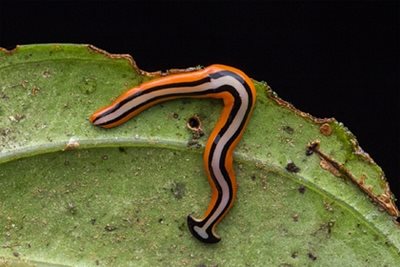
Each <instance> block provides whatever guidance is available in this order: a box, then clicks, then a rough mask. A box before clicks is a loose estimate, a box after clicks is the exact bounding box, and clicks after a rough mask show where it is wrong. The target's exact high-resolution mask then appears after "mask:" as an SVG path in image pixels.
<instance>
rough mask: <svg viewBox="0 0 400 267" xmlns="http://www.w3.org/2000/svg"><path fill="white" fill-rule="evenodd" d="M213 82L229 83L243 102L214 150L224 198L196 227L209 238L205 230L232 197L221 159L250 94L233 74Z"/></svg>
mask: <svg viewBox="0 0 400 267" xmlns="http://www.w3.org/2000/svg"><path fill="white" fill-rule="evenodd" d="M212 84H213V86H214V87H215V88H217V87H219V86H221V85H224V84H229V85H231V86H233V87H234V88H235V89H236V91H238V93H239V96H240V98H241V100H242V104H241V106H240V108H239V111H238V113H237V114H236V116H235V118H234V119H233V121H232V123H231V124H230V125H229V127H228V129H227V131H226V132H225V134H224V135H223V136H221V138H220V139H219V142H218V144H217V146H216V148H215V150H214V155H213V158H212V161H211V168H212V169H213V170H214V174H215V178H216V179H217V182H218V184H219V185H220V186H221V189H222V199H221V202H220V203H219V205H218V207H217V209H216V211H215V212H214V214H213V215H212V216H211V217H210V218H209V219H208V221H207V222H206V223H205V224H204V225H203V227H194V230H196V232H197V233H198V234H199V235H200V236H201V237H203V238H207V237H208V235H207V233H206V232H205V231H206V229H207V228H208V227H210V225H211V224H212V223H213V222H214V221H215V220H216V219H217V218H218V216H219V215H220V214H221V213H222V212H223V210H224V208H225V207H226V206H227V204H228V202H229V199H230V198H231V196H230V194H229V185H228V183H227V182H226V180H225V179H224V176H223V175H222V172H221V169H220V168H219V166H220V160H221V154H222V150H223V149H224V147H225V146H226V144H227V142H228V141H229V139H231V137H232V136H233V135H234V134H235V133H236V132H237V131H238V130H239V127H240V124H241V123H242V121H243V120H244V118H245V116H246V111H247V108H248V106H249V104H250V103H249V95H248V93H247V91H246V88H245V87H244V86H243V84H242V83H241V82H239V81H238V80H237V79H235V78H234V77H232V76H225V77H223V78H219V79H217V80H213V81H212Z"/></svg>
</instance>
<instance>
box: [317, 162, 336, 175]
mask: <svg viewBox="0 0 400 267" xmlns="http://www.w3.org/2000/svg"><path fill="white" fill-rule="evenodd" d="M319 166H321V168H322V169H324V170H327V171H329V172H330V173H332V174H333V175H335V176H336V177H340V176H341V174H340V171H339V170H338V169H337V168H335V166H333V165H332V164H331V163H330V162H329V161H327V160H325V159H321V161H320V162H319Z"/></svg>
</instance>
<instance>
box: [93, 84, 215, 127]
mask: <svg viewBox="0 0 400 267" xmlns="http://www.w3.org/2000/svg"><path fill="white" fill-rule="evenodd" d="M212 86H213V85H212V83H211V82H207V83H203V84H201V85H198V86H190V87H172V88H167V89H162V90H156V91H154V92H151V93H147V94H144V95H141V96H138V97H136V98H134V99H132V100H131V101H129V102H127V103H125V104H124V105H123V106H122V107H120V108H119V109H117V110H115V111H114V112H112V113H110V114H108V115H106V116H104V117H102V118H100V119H98V120H97V121H96V123H95V124H102V123H106V122H108V121H111V120H113V119H115V118H118V117H119V116H121V115H122V114H124V113H125V112H127V111H128V110H130V109H133V108H135V107H136V106H138V105H140V104H141V103H143V102H146V101H148V100H150V99H152V98H155V97H157V96H161V95H167V94H173V93H176V92H185V93H192V92H201V91H205V90H207V89H211V88H215V87H212Z"/></svg>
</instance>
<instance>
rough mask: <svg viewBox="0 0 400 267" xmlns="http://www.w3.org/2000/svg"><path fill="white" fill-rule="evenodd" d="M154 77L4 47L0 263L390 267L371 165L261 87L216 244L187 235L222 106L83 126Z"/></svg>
mask: <svg viewBox="0 0 400 267" xmlns="http://www.w3.org/2000/svg"><path fill="white" fill-rule="evenodd" d="M179 71H190V69H188V70H172V71H171V72H179ZM160 75H167V74H165V73H164V74H161V73H147V72H144V71H141V70H139V69H138V68H137V66H136V64H135V63H134V61H133V60H132V58H130V57H129V56H127V55H112V54H108V53H106V52H104V51H102V50H99V49H97V48H95V47H93V46H88V45H64V44H51V45H27V46H19V47H17V48H16V49H15V50H12V51H6V50H0V229H1V235H0V265H1V264H3V265H6V266H8V265H11V266H13V265H15V266H98V265H100V266H314V265H315V266H341V265H342V266H349V265H350V264H351V266H398V263H399V262H400V232H399V226H398V225H397V223H396V222H395V220H394V218H395V217H396V216H398V215H399V212H398V210H397V207H396V206H395V204H394V197H393V195H392V193H391V192H390V189H389V185H388V183H387V182H386V180H385V176H384V173H383V171H382V170H381V168H380V167H379V166H377V165H376V164H375V162H374V161H373V160H372V159H371V158H370V157H369V155H368V154H366V153H365V152H364V151H363V150H362V149H361V148H360V147H359V145H358V143H357V141H356V139H355V137H354V136H353V135H352V134H351V133H350V132H349V130H347V128H345V127H344V126H343V125H342V124H341V123H338V122H337V121H335V120H334V119H316V118H314V117H312V116H311V115H309V114H307V113H304V112H301V111H299V110H297V109H295V108H294V107H293V106H292V105H290V104H289V103H287V102H285V101H284V100H282V99H280V98H279V97H278V96H277V95H276V94H275V93H274V92H273V91H272V90H271V89H270V88H269V87H268V85H267V84H266V83H264V82H257V81H255V85H256V88H257V92H258V99H257V103H256V108H255V111H254V114H253V117H252V119H251V121H250V123H249V125H248V127H247V130H246V132H245V134H244V136H243V139H242V141H241V143H240V144H239V146H238V148H237V149H236V151H235V162H234V165H235V170H236V174H237V180H238V183H239V191H238V199H237V201H236V203H235V206H234V208H233V209H232V211H231V212H230V213H229V214H228V215H227V217H226V218H225V219H224V220H223V221H222V222H221V224H220V225H219V226H218V228H217V231H218V233H219V234H220V235H221V237H222V238H223V239H222V241H221V242H220V243H218V244H216V245H207V244H202V243H200V242H199V241H198V240H196V239H194V238H193V237H192V236H191V235H190V233H189V231H188V229H187V226H186V217H187V215H188V214H194V215H195V216H201V215H202V214H203V212H204V211H205V208H206V207H207V204H208V201H209V198H210V187H209V185H208V182H207V178H206V175H205V173H204V170H203V162H202V153H203V149H204V144H205V142H206V140H207V136H208V134H209V133H210V132H211V130H212V129H213V127H214V125H215V122H216V120H217V119H218V117H219V114H220V112H221V109H222V103H220V102H219V101H217V100H204V99H199V100H193V99H190V100H189V99H181V100H174V101H170V102H167V103H163V104H160V105H157V106H155V107H153V108H151V109H149V110H147V111H145V112H143V113H142V114H140V115H139V116H137V117H135V118H133V119H132V120H130V121H129V122H128V123H126V124H124V125H122V126H120V127H117V128H113V129H107V130H105V129H99V128H96V127H93V126H92V125H91V124H90V123H89V121H88V117H89V116H90V114H91V113H92V112H94V111H95V110H97V109H98V108H99V107H101V106H104V105H107V104H108V103H109V102H110V101H111V100H112V99H114V98H115V97H117V96H118V95H119V94H120V93H122V92H123V91H125V90H127V89H129V88H131V87H133V86H135V85H138V84H140V83H141V82H143V81H146V80H150V79H153V78H156V77H158V76H160ZM248 75H250V76H251V73H248ZM194 116H195V117H197V118H199V120H200V122H201V125H202V130H203V131H204V136H200V135H198V133H196V132H193V131H192V130H190V129H188V127H187V121H188V120H190V119H191V118H193V117H194Z"/></svg>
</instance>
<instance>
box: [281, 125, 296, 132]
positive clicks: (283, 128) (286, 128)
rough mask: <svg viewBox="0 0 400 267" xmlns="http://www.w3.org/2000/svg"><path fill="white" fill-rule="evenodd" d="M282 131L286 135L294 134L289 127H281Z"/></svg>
mask: <svg viewBox="0 0 400 267" xmlns="http://www.w3.org/2000/svg"><path fill="white" fill-rule="evenodd" d="M282 130H284V131H285V132H287V133H288V134H293V133H294V129H293V128H292V127H290V126H283V127H282Z"/></svg>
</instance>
